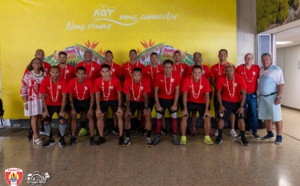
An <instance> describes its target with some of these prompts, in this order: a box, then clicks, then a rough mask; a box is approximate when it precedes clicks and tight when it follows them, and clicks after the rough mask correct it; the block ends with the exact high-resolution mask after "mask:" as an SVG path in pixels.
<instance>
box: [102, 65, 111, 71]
mask: <svg viewBox="0 0 300 186" xmlns="http://www.w3.org/2000/svg"><path fill="white" fill-rule="evenodd" d="M103 68H108V70H110V66H109V65H108V64H103V65H102V66H101V70H102V69H103Z"/></svg>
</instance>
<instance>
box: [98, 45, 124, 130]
mask: <svg viewBox="0 0 300 186" xmlns="http://www.w3.org/2000/svg"><path fill="white" fill-rule="evenodd" d="M113 58H114V56H113V53H112V51H110V50H108V51H106V52H105V62H104V63H103V64H108V65H109V66H110V72H111V76H112V77H116V78H118V79H119V80H120V81H121V78H122V70H121V67H120V65H118V64H117V63H114V62H113ZM105 117H106V116H105ZM104 120H105V119H104ZM113 121H114V128H113V130H112V132H113V133H114V134H116V135H118V134H119V132H120V131H119V128H118V118H117V116H116V113H113ZM104 128H105V127H104Z"/></svg>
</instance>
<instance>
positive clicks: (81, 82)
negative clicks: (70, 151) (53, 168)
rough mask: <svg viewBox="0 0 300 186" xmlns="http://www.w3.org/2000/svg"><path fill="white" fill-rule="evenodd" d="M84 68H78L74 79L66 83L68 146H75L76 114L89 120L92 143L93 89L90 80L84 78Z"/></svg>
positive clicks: (91, 140)
mask: <svg viewBox="0 0 300 186" xmlns="http://www.w3.org/2000/svg"><path fill="white" fill-rule="evenodd" d="M85 73H86V71H85V68H84V67H82V66H80V67H78V68H77V69H76V76H77V77H76V78H73V79H71V80H70V81H69V83H68V93H69V100H70V106H71V116H72V124H71V140H70V142H69V145H75V144H76V142H77V140H76V137H75V132H76V119H77V114H79V113H84V114H86V115H87V118H88V119H89V128H90V143H92V142H93V141H94V117H93V116H94V109H93V106H94V102H95V101H94V100H95V98H94V87H93V82H92V80H91V79H88V78H85V76H86V74H85Z"/></svg>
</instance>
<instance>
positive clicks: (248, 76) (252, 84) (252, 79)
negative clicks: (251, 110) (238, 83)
mask: <svg viewBox="0 0 300 186" xmlns="http://www.w3.org/2000/svg"><path fill="white" fill-rule="evenodd" d="M259 70H260V68H259V66H258V65H251V68H250V69H248V68H246V66H245V64H243V65H240V66H238V67H237V69H236V72H237V73H238V74H241V75H242V76H243V77H244V78H245V81H246V85H247V90H246V91H247V93H254V92H256V90H257V79H258V77H259Z"/></svg>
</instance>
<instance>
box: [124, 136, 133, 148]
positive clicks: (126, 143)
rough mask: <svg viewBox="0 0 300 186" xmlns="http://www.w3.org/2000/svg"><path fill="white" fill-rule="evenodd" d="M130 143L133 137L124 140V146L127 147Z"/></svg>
mask: <svg viewBox="0 0 300 186" xmlns="http://www.w3.org/2000/svg"><path fill="white" fill-rule="evenodd" d="M130 144H131V138H129V137H126V138H125V140H124V142H123V147H126V146H128V145H130Z"/></svg>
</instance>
